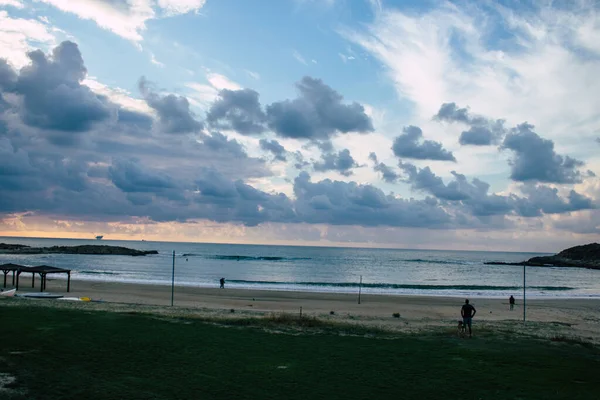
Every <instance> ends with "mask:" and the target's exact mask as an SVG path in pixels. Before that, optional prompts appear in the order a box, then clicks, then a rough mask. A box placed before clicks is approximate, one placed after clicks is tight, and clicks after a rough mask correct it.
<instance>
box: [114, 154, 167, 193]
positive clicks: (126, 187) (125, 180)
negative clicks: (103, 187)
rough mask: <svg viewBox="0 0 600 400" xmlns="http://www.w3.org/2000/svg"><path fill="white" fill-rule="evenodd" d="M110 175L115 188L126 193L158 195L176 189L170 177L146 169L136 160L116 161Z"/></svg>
mask: <svg viewBox="0 0 600 400" xmlns="http://www.w3.org/2000/svg"><path fill="white" fill-rule="evenodd" d="M108 175H109V178H110V179H111V181H112V182H113V183H114V184H115V186H116V187H118V188H119V189H121V190H122V191H123V192H126V193H130V192H142V193H146V192H148V193H158V192H161V191H163V190H165V189H171V188H173V187H174V184H173V182H172V179H171V178H170V177H168V176H166V175H164V174H161V173H159V172H155V171H152V170H151V169H149V168H145V167H143V166H142V165H140V163H139V162H138V161H136V160H125V159H118V160H114V161H113V164H112V166H111V167H110V168H109V169H108Z"/></svg>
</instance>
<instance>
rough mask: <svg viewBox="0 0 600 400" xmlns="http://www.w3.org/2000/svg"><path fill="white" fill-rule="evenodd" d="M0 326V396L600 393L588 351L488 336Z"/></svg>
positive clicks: (30, 323)
mask: <svg viewBox="0 0 600 400" xmlns="http://www.w3.org/2000/svg"><path fill="white" fill-rule="evenodd" d="M288 322H289V321H288ZM0 327H1V328H0V340H1V343H2V344H1V347H0V361H1V362H0V376H2V375H3V374H9V375H12V376H15V377H16V378H17V380H16V382H14V383H12V384H10V385H9V387H10V388H11V389H17V390H24V391H22V392H21V394H19V393H15V392H7V391H0V398H2V399H86V400H90V399H111V400H113V399H309V400H314V399H388V398H389V399H396V400H398V399H503V400H504V399H559V398H560V399H562V398H564V399H570V400H573V399H598V398H600V377H599V375H598V373H599V372H600V351H599V350H598V349H597V348H593V347H591V346H582V345H579V344H572V343H555V342H550V341H547V342H544V341H540V340H533V339H525V338H517V337H514V338H506V337H504V336H502V335H499V334H494V333H493V332H482V333H481V334H480V336H478V337H475V338H473V339H470V340H469V339H462V338H458V337H456V336H455V334H453V332H451V331H448V332H438V333H431V334H427V335H424V336H420V337H419V336H412V335H404V336H398V335H385V334H382V333H378V334H377V335H376V336H375V337H372V336H369V337H365V336H347V335H346V336H344V335H340V334H335V333H334V331H333V330H331V329H330V330H327V333H323V332H321V331H317V330H314V329H312V328H306V329H307V333H301V334H300V333H298V331H289V330H288V333H269V332H268V331H266V330H265V329H262V328H253V327H248V326H244V327H241V326H226V327H225V326H218V325H215V324H210V323H206V322H201V321H199V320H195V319H181V318H177V319H168V318H162V317H161V318H157V317H153V316H149V315H142V314H135V313H132V314H127V313H110V312H100V311H94V312H85V311H77V310H65V309H55V308H50V307H37V306H34V307H32V306H18V307H4V306H3V305H2V304H0ZM282 329H283V330H284V331H285V330H286V329H289V325H286V327H283V328H282ZM294 332H295V333H294ZM4 376H6V375H4Z"/></svg>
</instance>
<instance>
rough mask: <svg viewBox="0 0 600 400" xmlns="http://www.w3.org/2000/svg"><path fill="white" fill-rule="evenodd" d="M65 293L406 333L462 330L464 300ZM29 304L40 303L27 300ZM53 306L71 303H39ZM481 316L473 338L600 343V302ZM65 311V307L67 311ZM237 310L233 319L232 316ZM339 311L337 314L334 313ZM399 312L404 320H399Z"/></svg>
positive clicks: (108, 285)
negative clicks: (503, 336) (284, 315)
mask: <svg viewBox="0 0 600 400" xmlns="http://www.w3.org/2000/svg"><path fill="white" fill-rule="evenodd" d="M30 282H31V281H30V280H27V279H23V280H22V281H21V288H20V292H24V291H31V292H34V291H39V286H38V284H39V281H37V280H36V288H35V289H32V288H31V286H30ZM71 285H72V289H71V292H70V293H66V281H63V280H49V281H48V284H47V288H46V291H50V292H53V293H60V294H64V295H65V296H73V297H84V296H85V297H90V298H92V299H93V300H102V302H101V303H82V302H76V303H77V307H90V308H100V309H108V310H110V309H114V310H117V311H121V310H132V309H133V310H140V311H147V312H157V313H171V314H173V313H175V314H183V315H189V316H194V315H197V316H204V317H207V316H210V317H217V318H239V317H240V316H245V317H247V316H249V315H250V316H257V317H261V316H264V315H270V314H272V313H282V312H285V313H294V314H299V313H300V308H302V314H303V315H304V316H315V317H317V318H323V319H327V320H333V321H337V322H348V323H356V324H362V325H369V326H376V327H381V328H385V329H390V330H397V331H402V332H421V331H423V330H428V329H447V330H448V331H449V332H452V331H455V330H456V325H457V321H458V320H459V319H460V307H461V305H462V304H463V302H464V299H462V298H452V297H433V296H431V297H426V296H387V295H372V294H365V293H363V294H362V296H361V304H358V302H357V295H356V294H338V293H310V292H279V291H266V290H245V289H231V288H227V287H226V288H225V289H219V288H195V287H177V286H176V287H175V296H174V307H170V304H171V287H170V286H157V285H140V284H125V283H113V282H89V281H72V282H71ZM23 301H35V300H28V299H23ZM37 301H38V302H46V303H52V304H58V303H62V304H64V303H71V302H57V301H56V300H37ZM471 304H473V305H474V306H475V308H476V309H477V315H476V316H475V318H474V320H473V321H474V334H475V335H477V332H478V330H479V332H480V333H483V332H490V330H493V331H495V332H498V331H499V332H504V333H507V334H526V335H533V336H538V337H545V338H556V337H566V338H576V339H579V340H584V341H587V342H592V343H597V344H600V299H552V300H540V299H536V300H528V301H527V310H526V311H527V314H526V318H527V323H526V324H523V308H522V304H521V299H520V298H517V304H516V306H515V309H514V310H513V311H510V310H509V305H508V299H484V298H473V299H471ZM61 306H62V305H61ZM232 309H233V310H234V312H233V313H232V312H231V310H232ZM331 312H333V314H332V313H331ZM394 313H399V314H400V318H395V317H393V314H394Z"/></svg>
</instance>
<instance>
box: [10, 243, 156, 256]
mask: <svg viewBox="0 0 600 400" xmlns="http://www.w3.org/2000/svg"><path fill="white" fill-rule="evenodd" d="M0 253H4V254H93V255H118V256H145V255H147V254H158V251H156V250H135V249H129V248H127V247H120V246H97V245H82V246H52V247H29V246H25V245H22V244H5V243H0Z"/></svg>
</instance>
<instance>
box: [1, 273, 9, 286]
mask: <svg viewBox="0 0 600 400" xmlns="http://www.w3.org/2000/svg"><path fill="white" fill-rule="evenodd" d="M2 272H4V271H2ZM6 274H8V271H6V272H4V287H6Z"/></svg>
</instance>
